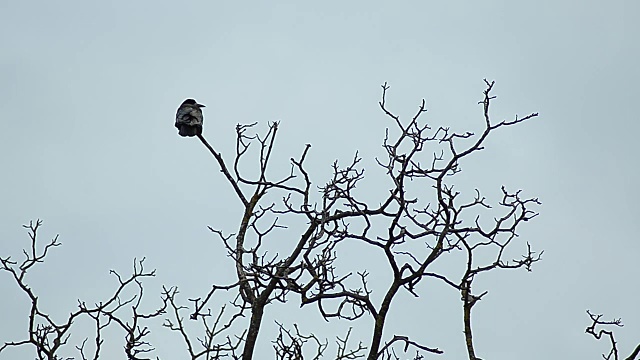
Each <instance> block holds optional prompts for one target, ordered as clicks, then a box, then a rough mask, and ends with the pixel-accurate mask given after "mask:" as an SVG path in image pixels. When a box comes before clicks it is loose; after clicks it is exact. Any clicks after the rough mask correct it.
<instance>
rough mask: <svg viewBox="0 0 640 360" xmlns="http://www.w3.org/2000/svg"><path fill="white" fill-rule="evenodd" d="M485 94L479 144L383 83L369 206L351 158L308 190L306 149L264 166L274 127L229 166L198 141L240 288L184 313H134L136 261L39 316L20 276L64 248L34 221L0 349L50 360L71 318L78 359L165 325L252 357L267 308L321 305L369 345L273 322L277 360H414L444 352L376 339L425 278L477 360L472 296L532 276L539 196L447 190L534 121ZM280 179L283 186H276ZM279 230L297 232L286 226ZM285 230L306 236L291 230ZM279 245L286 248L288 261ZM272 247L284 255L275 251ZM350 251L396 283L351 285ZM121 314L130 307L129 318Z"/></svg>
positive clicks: (226, 287)
mask: <svg viewBox="0 0 640 360" xmlns="http://www.w3.org/2000/svg"><path fill="white" fill-rule="evenodd" d="M485 84H486V88H485V90H484V92H483V97H482V100H481V101H480V102H479V104H480V105H482V112H481V116H482V123H483V124H484V127H483V130H482V131H481V132H480V133H478V134H474V133H471V132H464V133H457V132H454V131H452V130H451V129H450V128H447V127H432V126H430V125H429V124H428V123H427V122H426V121H425V120H424V117H425V113H426V111H427V109H426V106H425V101H424V100H422V102H421V104H420V105H419V107H418V110H417V111H416V112H415V114H414V115H413V116H412V117H411V118H410V119H408V120H406V121H404V120H401V118H400V117H399V116H398V115H396V114H395V112H393V111H392V110H390V108H389V106H388V101H387V98H388V92H389V86H387V84H386V83H385V84H384V85H382V99H381V101H380V102H379V105H380V109H381V110H382V112H383V113H384V114H385V115H386V116H387V117H388V119H389V120H390V121H391V124H392V126H391V128H389V129H387V130H386V133H385V137H384V141H383V148H384V151H385V155H384V157H383V158H377V159H376V161H377V163H378V165H379V166H380V167H381V168H382V169H383V170H384V172H385V174H386V177H387V180H388V183H389V184H390V186H389V188H388V189H387V191H386V192H381V193H379V194H375V195H376V196H378V197H379V198H380V199H379V200H378V201H375V202H374V200H372V199H371V198H372V197H373V196H371V194H366V195H364V196H362V195H359V194H358V192H357V191H356V190H355V189H356V187H357V186H358V184H360V183H361V182H362V181H363V180H364V178H365V176H364V169H363V168H362V167H361V165H360V162H361V157H360V154H358V153H356V154H355V156H354V157H353V159H352V161H351V162H350V163H348V164H346V166H340V165H339V164H338V162H337V161H336V162H335V163H334V164H333V166H332V178H331V179H330V180H329V181H328V182H327V183H324V184H321V185H318V184H317V183H314V182H313V181H312V179H311V176H310V175H309V172H308V171H307V167H306V163H305V159H306V158H307V155H308V154H309V152H310V149H311V146H310V145H308V144H307V145H305V146H304V147H302V149H301V154H300V155H299V156H297V157H295V158H291V159H290V168H289V169H288V170H287V171H286V172H283V171H282V169H281V168H276V169H275V170H274V169H271V166H272V165H271V163H272V162H273V161H274V159H272V158H273V157H274V155H273V154H274V147H275V145H276V135H277V133H278V129H279V123H278V122H272V123H270V124H269V127H268V130H267V131H266V133H264V134H263V135H256V134H254V133H253V130H254V126H255V125H256V124H255V123H254V124H249V125H237V126H236V149H235V154H234V155H233V159H232V160H231V161H230V162H228V161H225V159H224V158H223V156H222V154H221V153H219V152H217V151H216V150H215V149H214V148H213V147H212V146H211V145H210V144H209V143H208V142H207V141H206V140H205V138H204V137H203V136H202V135H200V134H198V135H197V136H198V138H199V139H200V140H201V142H202V143H203V144H204V145H205V147H206V148H207V149H208V151H209V152H210V153H211V155H212V156H213V157H214V159H215V160H216V163H217V166H218V167H219V168H220V170H221V172H222V174H223V176H224V178H225V179H226V181H227V182H228V184H229V186H231V188H232V190H233V192H234V193H235V196H236V198H237V201H238V202H240V203H241V204H242V206H243V208H244V211H243V215H242V218H241V219H239V225H238V228H237V231H236V232H235V233H234V234H225V233H224V232H223V231H221V230H218V229H217V228H216V227H215V226H212V227H209V229H210V230H211V232H212V233H213V234H214V235H215V236H217V237H218V238H219V239H220V240H221V243H222V244H223V246H224V247H225V248H226V251H227V252H228V256H229V257H230V259H231V260H232V261H231V262H230V264H233V266H234V269H235V274H236V280H235V282H233V283H230V284H223V285H219V284H213V285H212V286H211V289H210V291H209V292H208V293H206V294H203V295H202V296H201V297H196V298H192V299H189V303H188V305H185V304H182V303H180V299H179V297H178V294H179V292H178V288H177V287H165V288H164V290H163V292H162V295H161V299H162V305H161V306H160V307H159V308H158V309H157V310H156V311H155V312H153V313H150V314H142V313H139V312H138V306H139V304H140V301H141V298H142V295H143V286H142V282H141V281H142V280H143V279H144V278H145V277H149V276H154V273H153V272H145V271H144V270H143V266H142V264H143V261H135V262H134V269H133V273H132V275H131V276H129V277H127V278H126V279H125V278H123V277H121V276H120V275H119V274H117V273H115V272H114V275H115V276H116V278H117V281H118V284H117V286H116V289H115V292H114V295H113V296H112V297H110V298H109V299H107V300H106V301H103V302H101V303H98V304H96V305H95V306H93V307H89V306H87V305H85V303H84V302H79V306H78V310H77V311H76V312H74V313H72V314H71V315H70V316H69V318H68V320H67V322H65V323H63V324H57V323H54V322H53V321H52V320H51V319H50V317H48V316H47V315H46V314H45V313H43V312H41V311H40V309H39V307H38V305H39V304H38V297H37V296H36V295H35V294H34V292H33V291H32V290H31V289H30V288H29V287H28V285H27V282H26V278H25V274H26V273H27V271H28V270H29V269H30V268H31V267H33V266H34V265H35V264H36V263H39V262H42V261H43V260H44V258H45V256H46V255H47V252H48V251H49V250H50V249H51V248H52V247H55V246H57V245H58V244H59V243H58V242H57V238H56V239H54V240H53V241H52V242H51V243H49V244H48V245H47V246H45V248H44V250H43V251H40V252H38V251H37V246H36V231H37V229H38V227H39V225H40V222H39V221H38V222H36V223H35V224H34V223H32V224H30V225H29V226H28V229H29V231H30V236H31V239H32V245H31V251H30V252H25V255H26V260H24V262H23V263H21V264H20V265H18V264H17V263H16V262H13V261H12V260H11V259H10V258H3V259H2V266H3V267H2V269H3V270H5V271H8V272H9V273H10V274H11V275H12V276H13V278H14V279H15V282H16V283H17V284H18V286H19V287H20V288H21V289H22V291H23V292H25V293H26V294H27V295H28V297H29V299H30V300H31V302H32V310H31V312H30V316H29V319H30V320H29V321H30V327H29V334H28V336H27V339H26V340H20V341H16V342H6V343H5V344H4V345H3V347H2V348H0V352H2V350H4V349H6V348H7V347H10V346H20V345H26V344H31V345H33V346H34V347H35V348H36V350H37V353H38V356H39V358H41V359H57V358H58V357H56V351H57V350H58V349H59V347H60V346H62V345H64V344H66V341H67V339H68V334H69V331H70V327H71V325H72V323H73V321H74V319H76V318H78V317H80V316H84V315H86V316H88V317H89V318H91V319H93V321H94V322H95V324H96V331H95V333H96V336H95V346H93V348H94V352H93V354H92V355H91V356H89V355H86V354H85V353H86V352H87V351H85V343H86V340H85V343H82V344H80V345H78V346H77V348H78V351H79V352H80V354H81V357H82V359H87V358H93V359H97V358H98V355H99V353H100V349H101V345H102V343H103V341H104V339H103V338H102V337H101V333H102V331H103V330H104V329H105V328H106V327H107V326H118V327H120V328H121V329H122V330H124V332H125V334H126V337H125V346H124V348H125V352H126V354H127V357H128V358H129V359H140V358H141V357H142V356H146V354H147V353H148V352H150V351H151V350H153V347H152V346H151V344H149V343H148V342H147V341H146V340H145V336H146V335H147V334H148V333H149V329H148V328H147V327H145V326H144V325H143V323H145V321H147V320H148V319H150V318H154V317H158V316H166V322H165V324H164V325H165V326H166V327H167V328H168V329H170V330H172V331H174V332H177V333H178V334H180V336H181V338H182V339H183V341H184V343H185V347H186V351H187V352H188V354H189V357H190V358H191V359H218V358H223V357H226V358H232V359H240V358H242V359H245V360H248V359H253V358H255V357H256V356H255V355H254V354H255V352H256V350H255V349H256V344H257V341H258V339H259V338H260V336H261V332H260V330H261V328H262V326H263V318H264V315H265V312H267V311H268V310H269V305H271V304H273V303H275V302H279V303H284V304H286V305H287V306H296V307H299V306H302V307H306V306H309V305H312V306H315V307H316V308H317V309H318V313H319V316H320V317H322V318H324V319H326V320H329V319H337V320H340V321H346V322H349V321H353V320H356V319H359V318H361V317H365V316H366V317H371V319H372V320H373V322H372V324H373V325H372V327H371V329H370V330H369V331H370V333H371V337H370V339H368V340H367V341H366V342H363V341H360V342H358V343H357V344H355V345H351V344H350V343H349V340H350V337H351V336H352V335H351V330H349V331H348V332H347V333H346V334H345V335H344V336H338V337H337V338H336V340H335V341H336V344H337V350H336V353H335V354H328V353H327V349H328V342H327V341H322V340H320V339H319V338H318V337H317V336H316V335H314V334H313V333H310V334H305V333H303V332H302V331H301V330H300V329H299V328H298V327H297V326H294V328H293V329H287V328H286V327H285V326H284V325H283V324H282V323H280V322H277V323H276V324H277V326H278V331H277V334H276V338H275V339H273V340H272V345H273V348H274V351H275V354H276V358H277V359H302V358H303V355H304V356H305V357H306V356H309V355H307V354H311V357H312V358H316V359H317V358H321V357H323V358H335V359H355V358H361V357H366V358H367V359H399V358H400V355H399V354H400V353H401V352H405V353H406V352H408V351H409V349H411V354H413V353H414V352H415V355H411V356H412V357H413V359H422V358H423V356H424V354H425V353H434V354H440V353H442V352H443V350H441V349H440V348H438V347H436V346H434V345H430V344H429V345H427V344H423V343H421V341H420V342H419V341H417V340H415V339H412V338H411V337H410V336H408V335H404V334H393V335H391V336H387V337H385V336H384V329H385V324H386V323H387V321H388V314H389V311H390V309H391V308H392V306H393V305H394V299H395V298H396V297H397V295H398V294H399V293H401V292H408V293H409V294H411V295H413V296H415V297H416V298H417V297H418V295H419V292H420V290H419V289H418V285H419V284H422V283H423V282H424V280H425V279H435V280H437V281H441V282H443V283H444V284H446V285H447V286H449V287H450V288H451V289H453V290H454V294H457V295H455V296H456V298H459V299H461V302H460V304H461V306H462V310H463V319H462V323H463V331H464V334H465V340H466V343H465V345H466V349H467V352H468V357H469V359H470V360H474V359H479V358H478V357H477V356H476V350H475V347H474V338H473V335H472V331H471V329H472V323H471V322H472V312H471V310H472V309H473V307H474V306H475V305H477V304H478V302H479V300H482V299H483V297H484V296H485V295H486V294H487V291H483V292H474V290H473V284H474V281H475V280H476V279H477V278H478V277H481V276H483V274H485V273H487V272H489V271H497V270H500V269H518V268H524V269H527V270H531V266H532V264H533V263H535V262H537V261H539V260H540V256H541V255H542V252H541V251H540V252H538V253H536V252H534V251H533V250H532V249H531V246H530V245H529V244H528V243H522V242H518V241H517V240H518V237H517V236H518V234H517V230H518V228H519V227H520V226H521V225H522V223H523V222H526V221H528V220H531V219H533V218H534V217H536V216H537V212H536V211H535V207H536V206H537V205H539V204H540V203H539V201H538V199H536V198H528V197H525V196H523V193H522V191H520V190H517V191H512V190H508V189H507V188H506V187H504V186H503V187H501V194H502V195H501V198H500V199H499V201H497V203H495V204H490V203H489V201H488V200H487V199H486V198H485V197H484V196H482V193H481V191H480V189H476V190H475V194H472V196H468V195H466V194H465V195H464V196H463V195H462V194H461V193H460V192H458V190H457V189H456V188H454V185H453V184H452V179H453V178H454V177H455V175H456V174H458V173H459V172H460V171H461V169H462V166H463V164H464V163H465V162H466V161H467V160H469V159H468V158H469V156H470V155H471V154H473V153H475V152H478V151H481V150H482V149H484V146H485V143H486V140H487V138H488V137H489V136H490V135H491V134H493V133H494V132H495V131H496V130H498V129H500V128H505V127H509V126H513V125H517V124H519V123H521V122H524V121H527V120H530V119H532V118H535V117H537V116H538V114H537V113H531V114H529V115H527V116H524V117H518V116H516V117H515V118H514V119H512V120H503V121H497V122H496V121H492V120H491V118H490V115H489V108H490V105H491V103H492V101H493V100H494V99H495V96H493V95H492V91H493V87H494V82H488V81H486V80H485ZM252 155H255V156H256V157H257V160H258V161H257V167H255V168H254V167H252V166H251V165H247V160H248V159H251V157H252ZM278 171H280V173H281V175H280V177H273V175H272V174H274V173H276V172H278ZM247 174H253V175H247ZM318 189H319V191H318ZM274 199H278V200H274ZM485 218H488V219H491V220H489V221H487V220H485ZM285 220H286V221H285ZM284 223H287V224H297V225H296V226H295V227H294V226H292V227H285V226H284V225H283V224H284ZM293 228H302V230H301V231H298V232H294V230H292V229H293ZM282 238H285V239H287V240H286V241H283V240H281V239H282ZM276 239H280V241H277V242H276ZM283 242H284V243H285V244H286V246H287V248H288V249H287V250H286V251H282V246H283ZM276 243H277V246H278V249H279V250H278V251H269V250H270V247H272V246H274V244H276ZM344 243H355V244H359V245H360V246H364V247H366V248H368V249H370V250H368V251H370V252H378V253H379V254H381V256H382V257H383V258H384V259H386V260H385V261H386V264H385V267H381V269H376V270H377V271H387V272H388V273H389V274H390V276H389V279H390V280H389V281H388V282H387V283H386V284H380V282H378V281H376V283H375V286H374V284H372V283H371V282H370V281H369V280H368V276H369V272H368V271H367V270H366V269H363V270H362V271H360V272H358V273H357V274H356V275H355V276H354V274H352V273H351V272H349V271H342V270H341V269H340V268H339V265H338V263H337V259H339V258H341V257H342V256H346V255H345V254H344V253H342V252H341V244H344ZM512 246H520V247H521V249H522V252H523V255H522V256H521V257H520V258H517V259H508V258H506V256H507V255H506V250H507V248H509V247H512ZM454 254H455V255H454ZM461 259H462V261H461ZM441 262H447V263H450V264H452V265H454V264H455V265H456V266H457V268H456V270H455V271H449V272H446V273H445V272H442V271H438V270H436V266H434V265H435V264H438V263H441ZM129 287H133V288H135V289H137V293H136V294H135V295H134V296H131V297H129V298H123V295H122V292H123V289H125V288H129ZM374 292H376V293H377V294H383V295H382V300H381V301H376V300H375V299H374V298H373V297H372V296H371V295H372V294H373V293H374ZM222 293H226V294H232V297H233V300H232V301H230V302H228V303H227V305H224V306H222V307H216V306H215V305H213V303H214V298H215V299H217V298H218V296H219V295H221V294H222ZM221 296H228V295H221ZM416 301H419V300H416ZM416 303H417V302H416ZM396 305H397V304H396ZM125 307H126V308H127V309H128V308H129V307H130V308H131V309H132V310H131V311H130V312H126V311H124V310H125ZM185 316H186V317H185ZM187 318H188V319H189V320H191V321H197V322H198V323H199V324H201V327H202V329H203V330H204V333H203V334H200V335H197V336H195V337H194V335H193V334H191V333H190V331H189V329H187V326H186V321H188V320H186V319H187ZM246 318H248V321H245V320H244V319H246ZM125 319H126V320H125ZM262 336H264V334H262ZM614 348H615V346H614ZM405 356H407V355H405ZM616 358H617V357H616Z"/></svg>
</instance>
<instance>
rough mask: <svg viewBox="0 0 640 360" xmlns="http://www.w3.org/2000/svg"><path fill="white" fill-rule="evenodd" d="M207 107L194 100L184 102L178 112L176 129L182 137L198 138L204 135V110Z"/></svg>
mask: <svg viewBox="0 0 640 360" xmlns="http://www.w3.org/2000/svg"><path fill="white" fill-rule="evenodd" d="M203 107H205V106H204V105H202V104H198V103H197V102H196V101H195V100H193V99H187V100H185V101H183V102H182V104H181V105H180V107H179V108H178V112H176V127H177V128H178V135H180V136H196V135H200V134H202V122H203V121H204V118H203V116H202V109H201V108H203Z"/></svg>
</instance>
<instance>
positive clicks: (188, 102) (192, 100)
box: [182, 99, 206, 108]
mask: <svg viewBox="0 0 640 360" xmlns="http://www.w3.org/2000/svg"><path fill="white" fill-rule="evenodd" d="M182 105H195V106H197V107H201V108H203V107H206V106H204V105H202V104H198V103H197V102H196V101H195V100H194V99H187V100H185V101H183V102H182Z"/></svg>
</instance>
